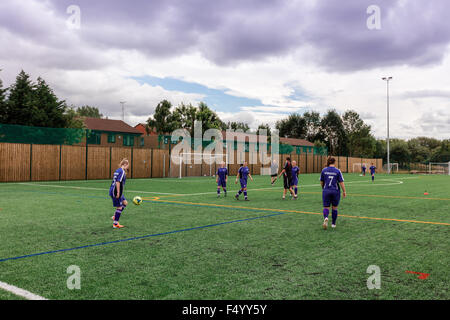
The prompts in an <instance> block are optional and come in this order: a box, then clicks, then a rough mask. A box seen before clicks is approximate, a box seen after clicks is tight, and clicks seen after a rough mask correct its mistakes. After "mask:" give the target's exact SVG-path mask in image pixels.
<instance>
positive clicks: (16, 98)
mask: <svg viewBox="0 0 450 320" xmlns="http://www.w3.org/2000/svg"><path fill="white" fill-rule="evenodd" d="M3 118H4V119H3V121H4V122H5V123H7V124H19V125H26V126H32V125H33V83H32V82H31V80H30V76H29V75H28V74H26V73H25V71H23V70H22V71H21V72H20V73H19V75H18V76H17V77H16V82H15V83H14V84H12V85H11V87H10V88H9V95H8V101H7V103H6V108H5V112H4V114H3Z"/></svg>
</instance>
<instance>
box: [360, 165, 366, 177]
mask: <svg viewBox="0 0 450 320" xmlns="http://www.w3.org/2000/svg"><path fill="white" fill-rule="evenodd" d="M366 169H367V168H366V165H365V164H363V165H362V167H361V170H362V175H363V176H366Z"/></svg>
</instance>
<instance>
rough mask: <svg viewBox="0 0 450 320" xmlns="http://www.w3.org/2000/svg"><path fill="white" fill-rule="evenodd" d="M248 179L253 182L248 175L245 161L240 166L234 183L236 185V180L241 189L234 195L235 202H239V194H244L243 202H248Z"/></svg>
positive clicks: (248, 170)
mask: <svg viewBox="0 0 450 320" xmlns="http://www.w3.org/2000/svg"><path fill="white" fill-rule="evenodd" d="M249 177H250V179H251V180H252V181H253V178H252V175H251V174H250V169H249V168H248V167H247V161H244V163H243V164H242V165H241V167H240V168H239V170H238V173H237V175H236V182H235V183H236V184H237V182H238V178H239V182H240V183H241V189H239V191H238V193H236V195H235V198H236V200H239V196H240V195H241V193H244V199H245V201H249V200H248V198H247V179H248V178H249Z"/></svg>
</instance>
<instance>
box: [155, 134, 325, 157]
mask: <svg viewBox="0 0 450 320" xmlns="http://www.w3.org/2000/svg"><path fill="white" fill-rule="evenodd" d="M171 139H172V137H171V136H169V135H159V136H158V142H160V143H164V144H169V143H172V144H176V143H177V142H178V141H176V140H171ZM196 142H197V143H198V141H197V139H195V138H193V139H191V144H192V148H194V145H195V143H196ZM222 143H223V145H224V146H225V147H226V146H227V144H228V143H230V144H231V146H232V150H238V144H242V143H243V142H238V141H235V140H223V142H222ZM201 144H202V147H203V148H206V147H207V146H209V145H211V144H215V142H214V141H211V140H201ZM253 144H255V142H244V151H245V152H248V151H249V149H250V145H253ZM260 146H263V144H259V143H256V147H255V150H256V151H259V148H260ZM264 146H266V148H267V150H268V151H269V150H270V142H269V143H266V144H264ZM252 150H253V149H252ZM278 152H279V153H280V154H303V153H310V154H311V153H313V154H315V155H321V156H326V155H328V148H326V147H313V146H292V145H289V144H284V143H280V144H279V148H278Z"/></svg>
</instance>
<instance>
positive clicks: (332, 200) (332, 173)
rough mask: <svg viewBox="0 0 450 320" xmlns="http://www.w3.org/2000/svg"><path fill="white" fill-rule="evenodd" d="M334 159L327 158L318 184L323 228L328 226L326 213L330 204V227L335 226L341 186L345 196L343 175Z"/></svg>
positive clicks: (328, 211) (327, 213)
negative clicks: (321, 203)
mask: <svg viewBox="0 0 450 320" xmlns="http://www.w3.org/2000/svg"><path fill="white" fill-rule="evenodd" d="M335 163H336V159H335V158H332V157H331V158H328V160H327V167H326V168H324V169H323V170H322V173H321V174H320V184H321V185H322V190H323V191H322V201H323V218H324V219H323V228H324V229H325V230H326V229H327V228H328V215H329V213H330V206H332V211H331V216H332V222H331V227H332V228H336V220H337V216H338V206H339V201H340V200H341V188H342V191H343V195H344V198H345V197H346V195H347V194H346V191H345V185H344V177H343V176H342V172H341V170H339V169H338V168H336V167H335Z"/></svg>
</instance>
